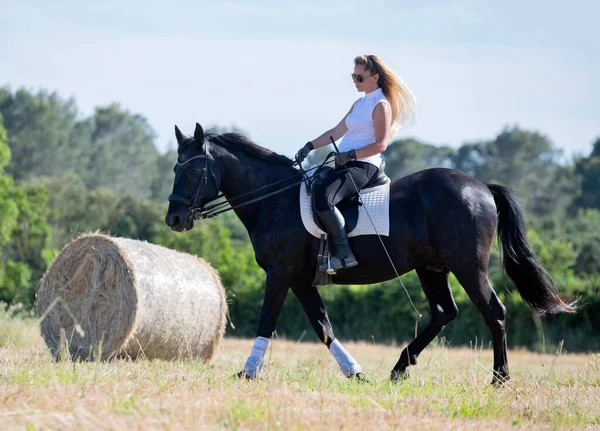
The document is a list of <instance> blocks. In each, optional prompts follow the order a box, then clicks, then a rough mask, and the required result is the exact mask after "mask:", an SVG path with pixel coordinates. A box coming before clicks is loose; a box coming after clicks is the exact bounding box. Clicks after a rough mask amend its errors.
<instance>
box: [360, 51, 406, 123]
mask: <svg viewBox="0 0 600 431" xmlns="http://www.w3.org/2000/svg"><path fill="white" fill-rule="evenodd" d="M354 64H355V65H359V64H360V65H363V66H364V67H365V70H366V71H369V72H371V74H372V75H375V74H376V73H377V74H379V80H378V81H377V83H378V84H379V86H380V87H381V90H382V91H383V94H384V95H385V97H386V99H387V100H388V102H390V106H391V108H392V133H393V132H394V131H396V130H398V129H400V128H402V127H405V126H409V125H411V124H412V123H413V121H414V118H415V109H416V103H417V99H416V98H415V96H414V94H413V93H412V91H410V88H408V85H406V83H405V82H404V81H403V80H402V78H400V76H398V75H396V74H395V73H394V71H393V70H392V69H390V68H389V66H388V65H386V64H385V63H384V62H383V61H381V59H380V58H379V57H377V56H376V55H359V56H358V57H356V58H355V59H354Z"/></svg>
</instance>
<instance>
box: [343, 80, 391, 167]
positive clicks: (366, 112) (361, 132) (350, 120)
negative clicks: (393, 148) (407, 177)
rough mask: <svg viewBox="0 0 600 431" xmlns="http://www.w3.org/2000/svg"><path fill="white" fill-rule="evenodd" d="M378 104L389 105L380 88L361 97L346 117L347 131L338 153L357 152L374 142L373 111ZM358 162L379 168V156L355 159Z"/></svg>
mask: <svg viewBox="0 0 600 431" xmlns="http://www.w3.org/2000/svg"><path fill="white" fill-rule="evenodd" d="M379 103H387V104H388V105H389V104H390V103H389V102H388V101H387V99H386V98H385V95H384V94H383V91H382V90H381V88H378V89H377V90H375V91H372V92H370V93H368V94H367V95H365V96H364V97H361V98H360V99H358V100H357V101H356V103H355V104H354V108H353V109H352V112H350V114H348V116H347V117H346V127H348V131H347V132H346V134H345V135H344V137H343V138H342V142H341V143H340V145H339V150H340V151H350V150H358V149H359V148H363V147H366V146H367V145H369V144H372V143H374V142H375V126H374V125H373V111H374V110H375V107H376V106H377V105H378V104H379ZM356 160H358V161H359V162H368V163H371V164H373V165H375V166H377V167H378V168H379V167H380V166H381V161H382V159H381V154H376V155H374V156H371V157H363V158H360V159H356Z"/></svg>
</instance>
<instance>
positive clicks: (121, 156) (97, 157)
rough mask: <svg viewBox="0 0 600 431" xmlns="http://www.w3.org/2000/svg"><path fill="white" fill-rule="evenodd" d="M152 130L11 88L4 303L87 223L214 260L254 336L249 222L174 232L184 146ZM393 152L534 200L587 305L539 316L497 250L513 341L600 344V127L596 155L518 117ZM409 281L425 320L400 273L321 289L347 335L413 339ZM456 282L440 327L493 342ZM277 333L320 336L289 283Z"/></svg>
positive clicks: (564, 289) (530, 210) (4, 176)
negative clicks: (177, 168) (465, 137)
mask: <svg viewBox="0 0 600 431" xmlns="http://www.w3.org/2000/svg"><path fill="white" fill-rule="evenodd" d="M218 130H219V131H223V130H225V129H218ZM155 140H156V134H155V133H154V131H153V129H152V127H151V126H150V124H149V123H148V122H147V120H146V119H145V118H144V117H143V116H142V115H139V114H134V113H131V112H128V111H127V110H126V109H124V108H122V107H121V106H120V105H118V104H112V105H109V106H104V107H97V108H96V109H95V110H94V112H93V114H91V115H90V116H88V117H85V116H83V115H82V114H81V113H80V112H79V111H78V108H77V105H76V102H75V100H73V99H64V98H61V97H60V96H59V95H58V94H57V93H56V92H48V91H46V90H41V91H38V92H37V93H35V92H31V91H28V90H27V89H19V90H16V91H14V92H13V91H12V90H11V89H10V88H8V87H5V88H0V252H1V259H0V301H2V302H6V303H8V304H16V303H21V304H23V305H24V306H25V308H26V309H30V308H31V306H32V304H33V301H34V299H35V291H36V288H37V285H38V282H39V279H40V278H41V276H42V275H43V273H44V271H45V270H46V269H47V268H48V266H49V265H50V264H51V262H52V259H53V257H54V256H55V255H56V254H57V253H58V252H59V251H60V249H61V248H62V247H63V246H64V245H65V244H66V243H68V242H69V240H70V239H71V238H72V237H73V236H75V235H77V234H78V233H81V232H89V231H102V232H106V233H109V234H113V235H119V236H124V237H129V238H135V239H140V240H147V241H150V242H154V243H157V244H162V245H164V246H167V247H170V248H174V249H178V250H181V251H185V252H188V253H192V254H195V255H198V256H201V257H203V258H204V259H206V260H207V261H208V262H210V263H211V264H212V265H213V266H214V267H215V268H217V269H218V271H219V273H220V275H221V278H222V281H223V284H224V286H225V288H226V290H227V294H228V300H229V308H230V315H231V320H232V322H233V324H234V325H235V329H234V328H233V327H230V328H229V329H228V334H229V335H233V336H253V335H254V331H255V328H256V325H257V323H258V315H259V313H260V306H261V303H262V298H263V287H264V274H263V272H262V270H261V269H260V268H259V267H258V266H257V264H256V262H255V260H254V253H253V250H252V247H251V244H250V242H249V239H248V237H247V234H246V232H245V230H244V227H243V226H242V224H241V223H240V222H239V220H237V218H236V217H235V215H234V214H233V213H226V214H223V215H222V216H220V217H219V218H217V219H212V220H209V221H203V222H201V223H197V224H196V227H195V228H194V230H192V231H190V232H187V233H185V234H176V233H173V232H171V231H170V229H168V227H167V226H166V225H165V224H164V222H163V219H164V215H165V213H166V209H167V200H166V197H167V196H168V194H169V193H170V189H171V186H172V179H173V174H172V167H173V164H174V162H175V159H176V154H175V152H174V151H173V150H171V151H168V152H166V153H164V154H161V153H160V152H159V151H158V149H157V146H156V145H155ZM323 151H326V150H323ZM316 157H318V153H316V154H314V155H311V158H312V159H313V160H315V158H316ZM385 160H386V163H387V166H386V172H387V173H388V175H389V176H390V177H392V178H399V177H401V176H403V175H407V174H409V173H411V172H415V171H418V170H420V169H425V168H429V167H437V166H443V167H449V168H454V169H458V170H461V171H463V172H465V173H468V174H470V175H474V176H476V177H477V178H479V179H480V180H482V181H484V182H494V183H499V184H504V185H507V186H509V187H511V188H513V189H514V190H515V191H516V192H517V193H518V194H519V196H520V197H521V198H522V200H523V205H524V208H525V210H526V214H527V226H528V234H529V239H530V242H531V244H532V246H533V248H534V250H535V251H536V253H537V254H538V255H539V256H540V259H541V261H542V263H543V264H544V265H545V266H546V268H548V270H549V271H550V272H551V273H552V275H553V276H554V278H555V279H556V281H557V283H558V285H559V287H560V290H561V294H562V295H564V296H567V297H574V296H577V297H580V298H581V300H580V302H581V304H582V309H581V311H580V312H579V313H577V314H575V315H569V316H558V317H548V318H539V317H537V316H536V315H534V314H533V313H532V312H531V310H529V309H528V308H527V306H526V305H525V304H524V303H523V302H522V301H521V299H520V297H519V295H518V293H517V291H516V289H515V287H514V286H513V285H512V283H511V281H510V280H509V279H508V278H507V277H506V276H505V275H504V274H503V273H502V271H501V270H500V256H499V255H498V252H497V249H494V252H493V254H492V261H491V264H490V276H491V279H492V282H493V284H494V286H495V288H496V291H497V292H498V294H499V295H500V296H501V299H502V300H503V301H504V303H505V304H506V305H507V308H508V310H509V316H508V321H507V325H508V334H509V336H508V337H509V344H510V345H512V346H526V347H529V348H550V346H556V345H558V344H559V343H560V342H561V341H562V340H564V345H565V347H566V348H568V349H570V350H598V349H600V299H599V294H600V290H599V286H600V138H598V139H597V140H596V141H595V142H594V143H593V149H592V151H591V153H590V154H588V155H580V156H577V157H574V158H573V159H571V160H565V158H564V157H563V154H562V153H561V152H560V151H559V150H558V149H557V148H556V147H555V146H554V145H553V144H552V142H551V141H550V140H549V139H548V138H547V137H546V136H544V135H543V134H541V133H538V132H535V131H528V130H523V129H521V128H519V127H518V126H510V127H506V128H505V129H504V130H503V131H502V132H501V133H499V134H498V136H496V137H495V138H493V139H490V140H482V141H477V142H468V143H464V144H463V145H461V146H460V147H458V148H451V147H448V146H443V145H431V144H429V143H424V142H421V141H418V140H415V139H400V140H396V141H394V142H392V143H391V144H390V146H389V147H388V149H387V151H386V152H385ZM402 279H403V281H404V284H405V285H406V286H407V288H408V290H409V292H410V294H411V296H412V297H413V299H414V300H415V302H416V304H417V307H418V308H419V310H420V311H421V312H423V313H424V314H425V317H424V319H421V320H419V321H416V319H415V313H414V311H412V308H411V307H410V305H409V303H408V301H407V298H406V297H405V293H404V290H403V289H402V288H401V287H400V285H399V283H398V281H397V280H392V281H389V282H386V283H381V284H378V285H373V286H326V287H322V288H320V291H321V293H322V294H323V296H324V298H325V301H326V305H327V307H328V310H329V314H330V317H331V319H332V322H333V324H334V329H335V330H336V332H337V334H338V336H340V337H342V338H345V339H362V340H369V341H370V340H375V341H379V342H398V343H401V342H404V341H407V340H409V339H410V338H411V337H412V336H413V335H414V332H415V329H418V327H419V326H422V325H424V324H425V322H426V319H427V301H426V300H425V298H424V295H423V294H422V292H421V288H420V285H419V283H418V279H417V277H416V275H415V274H414V273H409V274H407V275H405V276H403V278H402ZM452 286H453V291H454V294H455V298H456V302H457V305H458V307H459V309H460V315H459V318H458V319H457V320H456V321H454V322H453V323H452V324H451V325H449V326H448V328H446V329H445V331H444V332H443V333H442V335H443V337H444V338H445V339H446V340H447V342H448V343H450V344H453V345H465V344H466V345H468V344H469V343H471V344H473V343H475V342H476V341H475V340H477V343H487V342H489V341H490V336H489V332H488V331H487V328H486V327H485V324H484V322H483V319H482V318H481V317H480V315H479V313H478V311H477V310H476V309H475V307H474V306H473V305H472V304H471V302H470V300H469V299H468V297H467V296H466V294H465V293H464V291H463V290H462V289H461V288H460V286H459V285H458V283H457V282H456V280H454V279H453V280H452ZM278 334H279V335H280V336H286V337H288V338H293V339H299V338H305V339H310V340H316V337H315V336H314V335H313V334H312V330H311V329H310V327H309V324H308V320H307V318H306V317H305V316H304V314H303V311H302V309H301V307H300V306H299V305H298V304H297V301H296V300H295V298H293V295H292V294H290V296H289V297H288V298H287V300H286V304H285V307H284V311H283V312H282V315H281V317H280V321H279V324H278ZM486 345H487V344H486Z"/></svg>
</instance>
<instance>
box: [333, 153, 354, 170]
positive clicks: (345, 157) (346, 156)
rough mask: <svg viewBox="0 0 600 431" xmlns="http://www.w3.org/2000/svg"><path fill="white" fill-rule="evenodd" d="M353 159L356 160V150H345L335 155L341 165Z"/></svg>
mask: <svg viewBox="0 0 600 431" xmlns="http://www.w3.org/2000/svg"><path fill="white" fill-rule="evenodd" d="M352 160H356V150H350V151H344V152H343V153H337V154H336V155H335V163H336V164H337V165H340V166H344V165H345V164H346V163H348V162H350V161H352Z"/></svg>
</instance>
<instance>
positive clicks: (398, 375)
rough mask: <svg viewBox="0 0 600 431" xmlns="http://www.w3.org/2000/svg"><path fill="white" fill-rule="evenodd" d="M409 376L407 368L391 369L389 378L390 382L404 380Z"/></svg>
mask: <svg viewBox="0 0 600 431" xmlns="http://www.w3.org/2000/svg"><path fill="white" fill-rule="evenodd" d="M409 377H410V373H409V372H408V370H407V369H405V370H392V373H391V374H390V380H391V381H392V382H401V381H402V380H406V379H408V378H409Z"/></svg>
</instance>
